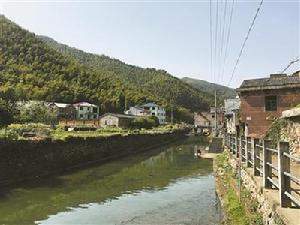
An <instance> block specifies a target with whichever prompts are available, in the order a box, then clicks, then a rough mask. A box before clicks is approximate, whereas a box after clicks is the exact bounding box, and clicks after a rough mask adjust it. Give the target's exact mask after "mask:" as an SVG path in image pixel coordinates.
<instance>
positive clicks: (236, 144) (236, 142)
mask: <svg viewBox="0 0 300 225" xmlns="http://www.w3.org/2000/svg"><path fill="white" fill-rule="evenodd" d="M235 156H236V158H238V157H239V138H238V135H237V134H236V135H235Z"/></svg>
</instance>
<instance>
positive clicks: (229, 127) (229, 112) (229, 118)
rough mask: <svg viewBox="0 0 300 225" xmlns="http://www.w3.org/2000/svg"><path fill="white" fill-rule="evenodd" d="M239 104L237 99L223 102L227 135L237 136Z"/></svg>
mask: <svg viewBox="0 0 300 225" xmlns="http://www.w3.org/2000/svg"><path fill="white" fill-rule="evenodd" d="M240 104H241V101H240V99H239V98H232V99H225V100H224V116H225V128H226V132H227V133H228V134H237V130H238V126H239V111H240Z"/></svg>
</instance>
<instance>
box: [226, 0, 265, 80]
mask: <svg viewBox="0 0 300 225" xmlns="http://www.w3.org/2000/svg"><path fill="white" fill-rule="evenodd" d="M263 2H264V0H261V1H260V3H259V6H258V8H257V10H256V13H255V16H254V18H253V20H252V23H251V25H250V27H249V29H248V32H247V35H246V37H245V39H244V42H243V44H242V47H241V50H240V52H239V55H238V58H237V60H236V62H235V65H234V68H233V70H232V73H231V76H230V79H229V82H228V84H227V86H229V85H230V83H231V81H232V79H233V76H234V74H235V72H236V69H237V66H238V64H239V62H240V59H241V56H242V54H243V51H244V49H245V46H246V44H247V40H248V39H249V35H250V33H251V31H252V29H253V27H254V24H255V21H256V18H257V17H258V13H259V11H260V10H261V7H262V4H263Z"/></svg>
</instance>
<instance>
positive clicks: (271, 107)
mask: <svg viewBox="0 0 300 225" xmlns="http://www.w3.org/2000/svg"><path fill="white" fill-rule="evenodd" d="M265 109H266V111H277V96H266V97H265Z"/></svg>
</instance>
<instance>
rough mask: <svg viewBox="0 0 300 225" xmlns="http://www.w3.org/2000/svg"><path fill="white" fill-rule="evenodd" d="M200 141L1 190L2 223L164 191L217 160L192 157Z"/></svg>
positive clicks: (38, 218) (28, 221)
mask: <svg viewBox="0 0 300 225" xmlns="http://www.w3.org/2000/svg"><path fill="white" fill-rule="evenodd" d="M195 144H198V145H199V139H196V138H189V139H188V140H186V141H183V142H180V143H177V144H176V145H170V146H165V147H161V148H157V149H153V150H151V151H148V152H144V153H140V154H137V155H135V156H129V157H126V158H122V159H117V160H113V161H109V162H107V163H105V164H103V165H93V166H89V167H86V168H81V169H77V170H75V171H72V172H68V173H65V174H64V175H61V176H54V177H49V178H47V179H40V180H35V181H31V182H26V183H24V184H23V185H20V186H14V187H10V188H9V189H4V190H1V191H0V193H1V194H0V223H1V224H33V223H34V222H35V221H41V220H45V219H47V218H48V217H49V216H50V215H55V214H57V213H59V212H65V211H70V210H71V209H72V208H76V207H77V208H78V207H79V208H80V207H84V208H86V206H84V205H85V204H93V203H97V204H98V203H104V202H107V201H108V200H109V201H112V200H114V199H119V198H121V197H120V196H122V195H124V194H125V195H126V194H134V193H136V194H137V195H138V193H140V192H141V191H147V192H149V193H153V192H159V193H160V191H162V192H163V190H165V189H166V188H167V187H169V186H170V185H171V184H172V183H176V182H180V181H181V180H184V179H189V178H190V179H193V178H196V177H199V176H208V175H210V174H211V172H212V162H211V161H209V160H199V159H196V158H194V157H193V152H194V145H195ZM118 204H119V202H118ZM120 204H121V203H120ZM116 207H118V205H116Z"/></svg>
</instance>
